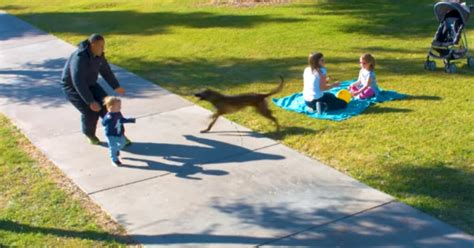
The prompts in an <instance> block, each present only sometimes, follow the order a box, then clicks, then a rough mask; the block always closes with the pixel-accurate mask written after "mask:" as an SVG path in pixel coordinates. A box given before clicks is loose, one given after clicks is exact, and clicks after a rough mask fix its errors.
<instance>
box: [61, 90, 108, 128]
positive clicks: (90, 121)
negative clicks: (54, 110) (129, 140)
mask: <svg viewBox="0 0 474 248" xmlns="http://www.w3.org/2000/svg"><path fill="white" fill-rule="evenodd" d="M89 89H90V91H91V92H92V95H93V96H94V99H95V101H96V102H98V103H99V104H100V105H101V106H102V103H103V100H104V98H105V97H106V96H107V93H105V91H104V90H103V89H102V87H100V85H99V84H97V83H96V84H94V85H93V86H91V87H90V88H89ZM63 91H64V94H65V95H66V97H67V99H68V100H69V101H70V102H71V103H72V105H74V107H76V109H77V110H79V112H81V126H82V133H84V134H85V135H87V136H89V137H94V136H95V131H96V129H97V121H98V120H99V117H101V118H102V117H104V115H105V114H106V113H107V110H106V109H105V107H103V106H102V109H101V110H100V111H99V112H94V111H92V109H91V108H90V107H89V104H87V103H85V102H84V100H82V98H81V96H80V95H79V93H77V91H76V90H75V89H74V87H69V86H65V87H63Z"/></svg>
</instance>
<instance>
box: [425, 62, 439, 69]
mask: <svg viewBox="0 0 474 248" xmlns="http://www.w3.org/2000/svg"><path fill="white" fill-rule="evenodd" d="M425 70H428V71H434V70H436V62H434V61H429V60H427V61H425Z"/></svg>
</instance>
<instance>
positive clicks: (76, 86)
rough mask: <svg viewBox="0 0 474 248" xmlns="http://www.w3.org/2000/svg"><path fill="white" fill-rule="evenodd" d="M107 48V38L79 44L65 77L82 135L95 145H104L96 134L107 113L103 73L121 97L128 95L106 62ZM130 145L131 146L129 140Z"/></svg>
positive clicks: (97, 36) (65, 85) (93, 36)
mask: <svg viewBox="0 0 474 248" xmlns="http://www.w3.org/2000/svg"><path fill="white" fill-rule="evenodd" d="M104 47H105V40H104V37H103V36H101V35H99V34H93V35H91V36H90V37H89V38H88V39H87V40H84V41H82V42H81V43H79V46H78V49H77V50H76V51H75V52H74V53H72V55H71V57H69V59H68V60H67V62H66V65H65V66H64V69H63V73H62V77H61V79H62V85H63V91H64V93H65V94H66V96H67V98H68V100H69V101H70V102H71V103H72V105H74V107H76V108H77V110H79V112H81V124H82V133H84V134H85V135H86V136H87V138H88V139H89V142H90V143H91V144H99V143H100V141H99V139H98V138H97V136H96V135H95V132H96V128H97V121H98V120H99V117H103V116H104V115H105V114H106V109H105V108H104V107H103V106H102V100H103V99H104V97H106V96H107V93H105V91H104V90H103V89H102V87H100V85H99V84H98V83H97V78H98V76H99V73H100V75H101V76H102V77H103V78H104V79H105V81H107V83H108V84H109V85H110V86H111V87H112V88H113V89H114V90H115V91H116V92H117V93H118V94H119V95H123V94H124V93H125V90H124V89H123V88H122V87H120V84H119V82H118V80H117V78H115V75H114V73H113V72H112V70H111V69H110V66H109V63H108V62H107V60H106V59H105V55H104ZM127 144H128V145H129V144H131V142H130V141H129V140H128V139H127Z"/></svg>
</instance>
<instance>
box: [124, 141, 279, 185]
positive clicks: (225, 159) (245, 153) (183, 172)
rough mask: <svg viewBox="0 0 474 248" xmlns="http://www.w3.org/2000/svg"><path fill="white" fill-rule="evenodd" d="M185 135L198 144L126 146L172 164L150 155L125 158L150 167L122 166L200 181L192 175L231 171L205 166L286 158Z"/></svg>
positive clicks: (138, 143)
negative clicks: (158, 171) (156, 159)
mask: <svg viewBox="0 0 474 248" xmlns="http://www.w3.org/2000/svg"><path fill="white" fill-rule="evenodd" d="M184 137H185V138H186V139H187V140H188V141H192V142H195V143H198V145H182V144H164V143H151V142H135V143H134V144H133V145H132V146H130V147H128V148H126V149H125V151H127V152H129V153H132V154H135V155H140V156H150V157H162V158H163V159H165V160H167V161H169V162H170V163H172V164H167V163H163V162H159V161H155V160H151V159H146V158H145V159H144V158H132V157H124V158H123V159H124V161H123V162H124V163H126V160H129V161H138V162H144V163H146V164H147V166H146V167H142V166H133V165H126V164H124V165H122V166H121V167H124V168H132V169H142V170H161V171H167V172H169V173H174V174H175V175H176V177H180V178H185V179H195V180H196V179H197V180H200V178H197V177H191V175H195V174H204V175H212V176H223V175H227V174H229V173H228V172H227V171H224V170H208V169H205V168H203V166H204V165H208V164H216V163H219V164H222V163H243V162H249V161H258V160H281V159H284V158H285V157H284V156H281V155H276V154H268V153H263V152H258V151H254V150H251V149H248V148H245V147H242V146H237V145H233V144H229V143H225V142H221V141H217V140H211V139H205V138H201V137H196V136H193V135H185V136H184ZM198 165H201V166H198Z"/></svg>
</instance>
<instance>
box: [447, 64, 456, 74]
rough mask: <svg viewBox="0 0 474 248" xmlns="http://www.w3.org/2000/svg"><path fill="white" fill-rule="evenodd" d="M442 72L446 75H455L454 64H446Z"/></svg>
mask: <svg viewBox="0 0 474 248" xmlns="http://www.w3.org/2000/svg"><path fill="white" fill-rule="evenodd" d="M444 71H445V72H447V73H455V72H456V64H451V63H448V64H446V65H445V66H444Z"/></svg>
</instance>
